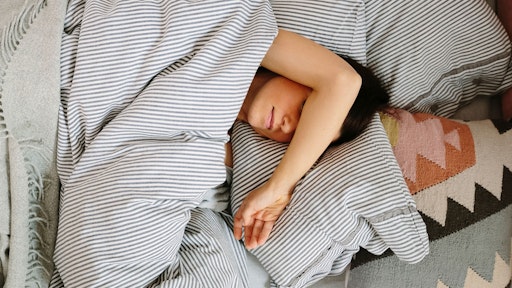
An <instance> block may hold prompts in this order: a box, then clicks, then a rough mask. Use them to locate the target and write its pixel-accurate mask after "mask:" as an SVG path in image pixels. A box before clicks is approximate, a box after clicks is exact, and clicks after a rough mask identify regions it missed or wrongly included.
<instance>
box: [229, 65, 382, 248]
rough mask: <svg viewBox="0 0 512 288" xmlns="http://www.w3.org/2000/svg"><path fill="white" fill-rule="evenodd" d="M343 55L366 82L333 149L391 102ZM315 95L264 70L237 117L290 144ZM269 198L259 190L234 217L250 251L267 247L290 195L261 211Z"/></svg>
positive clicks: (333, 141) (368, 72)
mask: <svg viewBox="0 0 512 288" xmlns="http://www.w3.org/2000/svg"><path fill="white" fill-rule="evenodd" d="M340 57H341V59H344V60H345V61H346V62H348V63H349V64H350V65H351V66H352V68H353V69H354V70H355V71H356V72H357V73H358V74H359V75H360V77H361V79H362V82H361V88H360V89H359V92H358V94H357V98H356V99H355V101H354V103H353V105H352V106H351V108H350V110H349V112H348V114H347V116H346V118H345V119H344V121H343V124H342V125H340V126H339V127H341V128H339V129H338V130H337V131H336V133H335V134H334V137H333V138H332V139H331V141H330V144H329V145H338V144H341V143H343V142H347V141H350V140H352V139H354V138H355V137H357V136H358V135H359V134H360V133H361V132H362V131H363V130H364V129H365V128H366V126H368V123H369V122H370V121H371V119H372V117H373V115H374V113H375V112H377V111H383V110H385V109H386V108H387V107H388V102H389V95H388V93H387V92H386V90H385V89H384V88H383V87H382V85H381V83H380V81H379V79H378V78H377V77H376V76H375V75H374V74H373V73H372V71H371V70H369V69H368V68H366V67H364V66H362V65H361V64H359V63H358V62H356V61H355V60H353V59H351V58H348V57H345V56H340ZM311 92H312V89H311V88H309V87H307V86H304V85H302V84H299V83H297V82H294V81H292V80H290V79H288V78H286V77H283V76H280V75H277V74H275V73H273V72H271V71H269V70H267V69H265V68H260V69H259V70H258V72H257V73H256V75H255V77H254V80H253V82H252V84H251V86H250V87H249V91H248V93H247V96H246V97H245V100H244V102H243V104H242V108H241V110H240V113H239V114H238V117H237V119H238V120H240V121H243V122H246V123H248V124H250V125H251V127H252V128H253V129H254V130H255V131H256V132H257V133H258V134H260V135H262V136H265V137H267V138H270V139H273V140H275V141H278V142H284V143H288V142H290V141H292V139H293V138H294V133H295V130H296V129H297V126H298V124H299V122H300V119H301V114H302V110H303V106H304V105H305V103H306V102H307V100H308V97H309V96H310V94H311ZM230 150H231V149H230V148H229V147H228V148H227V151H228V152H227V157H228V158H227V161H226V162H227V164H228V165H229V164H230V163H231V159H230V156H231V152H230ZM265 197H268V196H267V194H266V193H265V192H264V191H259V190H255V191H254V192H252V193H251V194H249V195H248V197H247V198H246V199H245V200H244V201H243V202H242V206H241V208H240V209H239V210H238V211H237V213H236V214H235V222H234V234H235V237H236V238H237V239H241V237H242V230H245V237H244V238H245V239H244V240H245V246H246V248H248V249H252V248H256V247H257V246H259V245H262V244H263V243H265V241H266V240H267V239H268V236H269V234H270V232H271V229H272V226H273V224H274V223H275V221H276V220H277V218H278V217H279V216H280V214H281V213H282V211H283V210H284V208H285V207H286V205H287V204H288V202H289V201H290V198H291V194H290V193H288V194H284V195H282V196H281V197H280V198H279V199H277V200H275V202H274V203H272V204H271V205H270V206H267V207H265V208H263V209H258V208H259V207H260V206H258V205H261V204H260V203H261V202H265V201H268V200H266V199H265ZM246 223H247V224H246Z"/></svg>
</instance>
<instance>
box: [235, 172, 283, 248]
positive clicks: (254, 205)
mask: <svg viewBox="0 0 512 288" xmlns="http://www.w3.org/2000/svg"><path fill="white" fill-rule="evenodd" d="M291 196H292V194H291V191H287V192H284V193H282V192H281V193H279V192H277V191H274V190H273V189H271V188H270V185H269V184H268V182H267V183H265V184H263V185H262V186H261V187H259V188H257V189H256V190H253V191H252V192H250V193H249V194H248V195H247V197H246V198H245V199H244V201H243V202H242V205H240V208H239V209H238V211H237V212H236V214H235V222H234V229H233V230H234V235H235V238H236V239H237V240H240V239H241V238H242V232H245V237H244V238H245V239H244V242H245V247H246V248H247V249H253V248H256V247H258V246H261V245H263V244H264V243H265V242H266V241H267V239H268V237H269V235H270V232H271V231H272V228H273V227H274V224H275V223H276V221H277V219H278V218H279V216H280V215H281V214H282V213H283V211H284V209H285V208H286V205H288V203H289V202H290V200H291Z"/></svg>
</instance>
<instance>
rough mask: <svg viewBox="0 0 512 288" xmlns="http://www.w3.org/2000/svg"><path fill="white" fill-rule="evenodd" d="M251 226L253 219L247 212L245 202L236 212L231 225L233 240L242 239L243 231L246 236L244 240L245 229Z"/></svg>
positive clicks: (249, 212)
mask: <svg viewBox="0 0 512 288" xmlns="http://www.w3.org/2000/svg"><path fill="white" fill-rule="evenodd" d="M252 224H253V218H252V216H251V211H249V209H248V206H247V205H246V204H245V202H243V203H242V205H241V206H240V208H239V209H238V211H236V214H235V219H234V223H233V234H234V236H235V239H236V240H240V239H242V234H243V232H244V230H245V234H246V235H245V238H247V227H249V226H252ZM244 228H245V229H244Z"/></svg>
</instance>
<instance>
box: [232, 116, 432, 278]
mask: <svg viewBox="0 0 512 288" xmlns="http://www.w3.org/2000/svg"><path fill="white" fill-rule="evenodd" d="M232 146H233V165H234V166H233V184H232V195H231V204H232V207H233V212H235V211H236V210H237V209H238V207H239V206H240V204H241V201H242V200H243V198H244V197H245V195H246V194H247V193H248V192H250V191H252V190H253V189H255V188H256V187H258V186H259V185H261V184H263V183H264V181H266V180H267V179H268V177H270V175H271V173H272V171H273V170H274V168H275V166H277V164H278V162H279V160H280V159H281V157H282V155H283V154H284V152H285V150H286V147H287V146H286V145H285V144H281V143H276V142H274V141H272V140H268V139H265V138H263V137H261V136H259V135H258V134H256V133H255V132H254V131H253V130H252V129H251V128H250V126H248V125H247V124H244V123H241V122H237V123H235V126H234V128H233V134H232ZM361 247H363V248H365V249H367V250H368V251H370V252H372V253H374V254H381V253H383V252H384V251H385V250H386V249H388V248H390V249H391V250H392V251H393V252H394V253H395V254H396V255H397V256H398V257H399V258H400V259H401V260H403V261H406V262H410V263H416V262H418V261H420V260H421V259H423V257H424V256H425V255H427V254H428V252H429V247H428V236H427V233H426V227H425V224H424V223H423V220H422V218H421V216H420V215H419V213H418V212H417V211H416V206H415V203H414V201H413V199H412V197H411V195H410V193H409V190H408V188H407V185H406V183H405V181H404V179H403V176H402V173H401V170H400V167H399V166H398V163H397V162H396V159H395V157H394V154H393V151H392V149H391V145H390V143H389V140H388V137H387V135H386V132H385V131H384V128H383V126H382V123H381V122H380V120H379V119H378V116H377V115H376V116H375V117H374V119H373V120H372V122H371V124H370V125H369V127H368V128H367V129H366V130H365V132H364V133H363V134H362V135H361V136H360V137H358V138H357V139H355V140H354V141H352V142H349V143H345V144H343V145H341V146H338V147H333V148H331V149H329V150H327V151H326V153H324V155H323V156H322V157H321V158H320V159H319V161H318V162H317V163H316V164H315V166H314V167H313V168H312V169H311V170H310V171H309V172H308V173H307V174H306V176H305V177H304V178H303V179H302V180H301V181H300V182H299V183H298V184H297V186H296V188H295V190H294V193H293V196H292V200H291V202H290V204H289V206H288V208H287V209H286V210H285V212H284V213H283V215H281V217H280V218H279V220H278V222H277V223H276V225H275V227H274V230H273V231H272V233H271V236H270V239H269V240H268V241H267V243H265V245H263V246H261V247H259V248H256V249H254V250H251V253H253V254H254V255H255V256H256V258H258V260H259V261H260V262H261V264H262V265H263V267H264V268H265V270H266V271H267V272H268V273H269V274H270V277H271V278H272V285H273V286H282V287H303V286H304V285H311V284H312V283H314V282H316V281H317V280H320V279H321V278H323V277H325V276H326V275H331V274H339V273H342V272H343V271H344V269H345V268H346V267H347V265H349V263H350V261H351V259H352V256H353V255H354V254H355V253H356V252H357V251H359V249H360V248H361Z"/></svg>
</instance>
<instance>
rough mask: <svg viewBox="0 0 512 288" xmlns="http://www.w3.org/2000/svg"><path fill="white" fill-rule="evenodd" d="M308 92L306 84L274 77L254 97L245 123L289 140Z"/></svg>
mask: <svg viewBox="0 0 512 288" xmlns="http://www.w3.org/2000/svg"><path fill="white" fill-rule="evenodd" d="M310 93H311V89H310V88H308V87H306V86H303V85H301V84H299V83H296V82H294V81H291V80H289V79H288V78H285V77H282V76H277V77H274V78H272V79H271V80H269V81H268V82H266V83H265V84H264V85H263V86H262V87H261V88H260V90H259V91H258V92H257V93H256V95H255V96H254V99H253V101H252V103H251V106H250V107H249V109H248V111H247V122H249V124H250V125H251V126H252V128H253V129H254V130H255V131H256V132H257V133H258V134H260V135H263V136H265V137H268V138H270V139H273V140H275V141H278V142H290V141H291V140H292V137H293V134H294V133H295V129H297V124H298V123H299V119H300V115H301V112H302V106H303V105H304V102H305V101H306V98H307V97H308V96H309V94H310Z"/></svg>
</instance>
